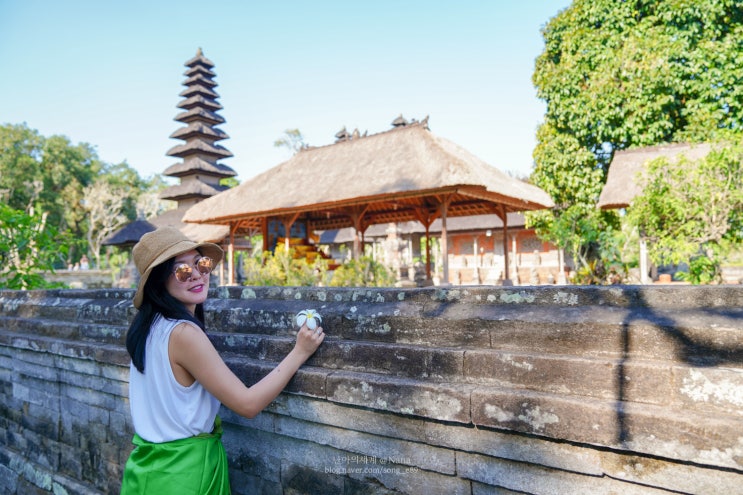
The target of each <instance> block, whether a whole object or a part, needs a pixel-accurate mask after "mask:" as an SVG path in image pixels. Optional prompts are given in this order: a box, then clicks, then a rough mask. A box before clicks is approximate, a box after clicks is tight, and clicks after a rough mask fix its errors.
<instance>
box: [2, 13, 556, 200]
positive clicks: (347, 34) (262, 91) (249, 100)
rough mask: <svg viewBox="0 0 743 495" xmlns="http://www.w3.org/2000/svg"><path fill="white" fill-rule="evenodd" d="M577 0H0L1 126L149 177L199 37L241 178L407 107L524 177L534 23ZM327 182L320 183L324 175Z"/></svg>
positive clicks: (531, 140) (530, 143) (382, 124)
mask: <svg viewBox="0 0 743 495" xmlns="http://www.w3.org/2000/svg"><path fill="white" fill-rule="evenodd" d="M569 4H570V1H569V0H522V1H516V0H490V1H486V0H480V1H476V0H459V1H456V2H455V1H448V2H444V1H435V0H434V1H432V0H429V1H418V0H407V1H406V0H397V1H388V0H375V1H371V2H354V1H349V0H345V1H343V2H340V1H322V0H317V1H294V0H287V1H282V2H273V1H253V0H243V1H219V0H215V1H211V2H196V1H191V0H181V1H178V2H174V1H169V0H168V1H158V0H146V1H141V0H127V1H101V0H91V1H82V0H66V1H58V0H0V61H2V62H1V63H2V65H1V67H2V77H0V124H20V123H23V122H25V123H26V124H27V125H28V126H29V127H31V128H32V129H37V130H38V131H39V132H40V133H41V134H42V135H44V136H51V135H54V134H61V135H65V136H67V137H68V138H69V139H70V140H71V141H72V142H73V143H74V144H77V143H80V142H86V143H90V144H91V145H93V146H95V148H96V150H97V152H98V155H99V157H100V158H101V159H102V160H104V161H106V162H110V163H119V162H121V161H124V160H126V161H127V162H128V163H129V165H131V166H132V167H134V168H135V169H136V170H137V171H139V173H140V174H141V175H142V176H144V177H147V176H150V175H152V174H155V173H161V172H162V171H163V170H165V168H167V167H168V166H170V165H171V164H173V163H175V162H177V161H178V160H177V159H174V158H171V157H168V156H166V155H165V153H166V152H167V151H168V150H169V149H170V148H171V147H172V146H174V145H176V144H179V143H181V141H178V140H173V139H170V138H169V136H170V134H171V133H172V132H173V131H175V130H176V129H178V128H180V127H181V126H182V124H180V123H178V122H176V121H174V120H173V118H174V117H175V116H176V114H177V113H179V112H180V110H179V109H178V108H177V107H176V105H177V104H178V103H179V102H180V101H181V100H182V98H181V97H179V96H178V94H179V93H180V92H181V91H182V90H183V86H182V83H183V81H184V80H185V76H184V75H183V72H184V71H185V70H186V68H185V67H184V65H183V64H184V63H185V62H186V61H187V60H188V59H190V58H191V57H193V56H194V55H195V54H196V51H197V49H198V48H199V47H201V48H202V49H203V51H204V54H205V55H206V57H207V58H209V59H210V60H211V61H212V62H214V64H215V67H214V71H215V73H216V78H215V81H216V82H217V83H218V84H219V86H218V87H217V88H216V91H217V92H218V93H219V95H220V98H219V100H218V101H219V103H221V104H222V106H223V107H224V109H223V110H221V111H220V112H219V113H220V115H222V117H224V118H225V119H226V123H225V124H222V125H221V126H220V128H221V129H222V130H224V131H225V132H227V134H229V135H230V139H227V140H225V141H222V142H221V143H220V144H222V145H223V146H225V147H226V148H227V149H229V150H230V151H231V152H232V153H233V154H234V155H235V156H234V157H233V158H230V159H227V160H223V163H224V164H226V165H229V166H231V167H232V168H234V169H235V170H236V171H237V173H238V179H239V180H241V181H242V180H246V179H249V178H251V177H253V176H255V175H257V174H258V173H260V172H262V171H264V170H267V169H269V168H271V167H273V166H274V165H277V164H279V163H281V162H282V161H284V160H286V159H288V158H289V156H290V154H289V152H288V150H286V149H282V148H276V147H274V144H273V143H274V141H275V140H276V139H278V138H280V137H281V136H282V135H283V133H284V130H285V129H294V128H298V129H299V130H300V131H301V132H302V134H303V136H304V138H305V141H306V142H307V143H308V144H310V145H314V146H321V145H327V144H331V143H332V142H333V141H334V136H335V133H336V132H338V131H339V130H340V129H341V128H342V127H344V126H345V127H346V128H347V129H348V130H349V131H352V130H353V129H355V128H358V129H359V131H360V132H361V133H363V132H364V131H368V132H369V133H370V134H373V133H376V132H381V131H385V130H387V129H389V128H390V123H391V122H392V120H394V119H395V118H396V117H397V116H398V115H400V114H402V115H403V116H404V117H406V118H408V119H411V118H415V119H418V120H421V119H423V118H424V117H426V115H429V116H430V119H429V126H430V128H431V131H432V132H433V133H434V134H436V135H439V136H441V137H444V138H447V139H449V140H451V141H454V142H455V143H457V144H459V145H460V146H462V147H464V148H466V149H468V150H469V151H470V152H472V153H474V154H475V155H477V156H479V157H480V158H482V159H483V160H485V161H486V162H487V163H489V164H491V165H493V166H495V167H497V168H499V169H501V170H503V171H506V172H510V173H512V174H515V175H519V176H522V175H523V176H525V175H528V174H529V173H530V172H531V170H532V151H533V149H534V145H535V143H536V140H535V133H536V129H537V127H538V125H539V124H540V123H541V121H542V119H543V115H544V109H545V105H544V103H543V102H541V101H540V100H538V99H537V98H536V93H535V90H534V87H533V85H532V82H531V76H532V73H533V70H534V60H535V58H536V57H537V56H538V55H539V54H540V53H541V51H542V49H543V41H542V36H541V32H540V30H541V28H542V27H543V26H544V25H545V24H546V23H547V22H548V21H549V19H550V18H552V17H554V16H555V15H556V14H557V13H558V12H559V11H561V10H563V9H565V8H566V7H568V6H569ZM319 184H320V186H319V187H322V185H321V184H322V182H321V181H319Z"/></svg>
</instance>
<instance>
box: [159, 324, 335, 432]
mask: <svg viewBox="0 0 743 495" xmlns="http://www.w3.org/2000/svg"><path fill="white" fill-rule="evenodd" d="M319 330H320V332H319V333H318V332H317V330H315V331H312V330H310V329H308V328H307V327H306V326H303V327H302V328H301V329H300V330H299V332H297V343H296V345H295V346H294V348H293V349H292V350H291V351H290V352H289V354H287V356H286V357H285V358H284V359H283V360H282V361H281V362H280V363H279V365H278V366H276V368H274V369H273V370H272V371H271V372H270V373H269V374H268V375H266V376H265V377H263V378H262V379H261V380H260V381H259V382H258V383H256V384H255V385H253V386H252V387H246V386H245V384H243V382H242V381H241V380H240V379H239V378H238V377H237V376H236V375H235V374H234V373H233V372H232V370H230V369H229V368H228V367H227V365H226V364H225V362H224V361H223V360H222V357H221V356H220V355H219V353H218V352H217V350H216V349H215V348H214V345H212V343H211V341H210V340H209V338H208V337H207V336H206V334H205V333H204V332H202V331H201V330H200V329H199V328H197V327H195V326H194V325H190V324H187V323H181V324H179V325H178V326H176V327H175V329H174V330H173V333H172V334H171V336H170V343H169V345H168V354H169V355H170V363H171V367H172V368H173V373H174V374H175V375H176V377H177V378H179V381H180V377H182V376H186V377H188V376H189V375H190V377H193V379H195V380H196V381H198V382H199V383H201V385H203V386H204V388H206V389H207V390H208V391H209V392H210V393H211V394H212V395H214V396H215V397H216V398H217V399H218V400H219V401H220V402H221V403H222V404H224V405H225V406H227V407H229V408H230V409H232V410H233V411H235V412H236V413H238V414H240V415H241V416H245V417H247V418H252V417H255V416H256V415H257V414H258V413H260V412H261V411H262V410H263V409H264V408H265V407H266V406H268V405H269V404H270V403H271V402H272V401H273V400H274V399H275V398H276V397H278V395H279V394H280V393H281V391H282V390H284V388H285V387H286V384H287V383H289V380H291V378H292V377H293V376H294V374H295V373H296V372H297V370H298V369H299V367H300V366H302V364H304V362H305V361H307V359H308V358H309V357H310V356H311V355H312V354H313V353H314V352H315V350H316V349H317V348H318V346H319V345H320V344H321V343H322V341H323V339H324V338H325V334H324V333H323V332H322V328H319ZM183 372H185V373H183Z"/></svg>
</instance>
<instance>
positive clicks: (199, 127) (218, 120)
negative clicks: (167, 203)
mask: <svg viewBox="0 0 743 495" xmlns="http://www.w3.org/2000/svg"><path fill="white" fill-rule="evenodd" d="M186 67H188V70H187V71H186V72H185V73H184V75H185V76H186V77H187V78H188V79H186V81H185V82H184V83H183V85H184V86H186V89H184V90H183V91H182V92H181V93H180V96H182V97H183V98H184V100H183V101H181V102H180V103H179V104H178V108H181V109H183V112H181V113H179V114H178V115H177V116H176V117H175V120H176V121H178V122H182V123H183V124H185V125H186V127H182V128H180V129H178V130H177V131H175V132H174V133H173V134H171V135H170V137H171V138H174V139H181V140H183V141H185V143H183V144H179V145H176V146H174V147H172V148H171V149H170V150H169V151H168V152H167V155H168V156H172V157H176V158H180V159H182V160H183V161H181V162H179V163H176V164H174V165H172V166H170V167H168V168H167V169H166V170H165V172H164V175H167V176H170V177H178V178H179V179H180V184H177V185H174V186H171V187H169V188H167V189H165V190H164V191H163V192H162V193H160V198H161V199H169V200H172V201H177V202H178V209H181V208H183V207H186V208H188V207H190V206H193V205H194V204H195V203H198V202H199V201H201V200H202V199H204V198H208V197H210V196H214V195H215V194H217V193H218V192H221V191H223V190H225V189H227V187H226V186H220V185H219V181H220V180H221V179H224V178H226V177H234V176H235V175H237V174H236V173H235V171H234V170H232V169H231V168H230V167H228V166H226V165H223V164H221V163H219V162H218V161H219V160H221V159H223V158H229V157H231V156H232V153H230V152H229V151H228V150H227V149H226V148H224V147H223V146H221V145H219V144H216V143H217V141H221V140H223V139H227V138H228V137H229V136H228V135H227V134H226V133H225V132H224V131H222V130H221V129H217V128H216V126H218V125H219V124H223V123H224V118H222V116H221V115H218V114H217V112H218V111H219V110H221V109H222V105H220V104H219V103H217V101H216V100H217V98H219V95H218V94H217V93H216V92H215V91H214V88H215V87H216V86H217V83H216V82H214V76H215V74H214V72H213V71H212V68H213V67H214V64H213V63H212V62H211V61H210V60H209V59H208V58H206V57H205V56H204V54H203V53H202V52H201V49H200V48H199V51H198V52H197V53H196V56H195V57H193V58H192V59H191V60H189V61H188V62H186Z"/></svg>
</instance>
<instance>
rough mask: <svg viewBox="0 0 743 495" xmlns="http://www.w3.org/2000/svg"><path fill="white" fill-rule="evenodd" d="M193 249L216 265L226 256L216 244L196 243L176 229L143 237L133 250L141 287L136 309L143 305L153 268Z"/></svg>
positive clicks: (163, 229) (136, 298) (160, 231)
mask: <svg viewBox="0 0 743 495" xmlns="http://www.w3.org/2000/svg"><path fill="white" fill-rule="evenodd" d="M193 249H196V250H198V251H199V252H200V253H201V254H202V256H208V257H209V258H211V259H213V260H214V265H217V264H218V263H219V262H220V261H222V257H223V256H224V251H222V248H220V247H219V246H217V245H216V244H212V243H211V242H201V243H199V242H194V241H192V240H191V239H189V238H188V237H186V236H185V235H184V234H183V232H181V231H180V230H178V229H176V228H175V227H161V228H159V229H157V230H153V231H152V232H148V233H146V234H145V235H143V236H142V238H141V239H140V240H139V242H138V243H137V244H136V245H135V246H134V249H132V256H133V257H134V264H135V265H137V271H138V272H139V273H140V277H139V285H137V292H136V294H134V307H135V308H137V309H139V306H140V305H141V304H142V297H143V296H144V286H145V284H146V283H147V279H148V278H149V276H150V273H151V272H152V269H153V268H155V267H156V266H157V265H159V264H161V263H163V262H165V261H167V260H169V259H170V258H175V257H176V256H178V255H179V254H183V253H186V252H188V251H191V250H193Z"/></svg>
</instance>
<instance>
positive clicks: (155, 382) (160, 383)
mask: <svg viewBox="0 0 743 495" xmlns="http://www.w3.org/2000/svg"><path fill="white" fill-rule="evenodd" d="M179 323H187V324H189V325H193V326H196V325H194V324H193V323H192V322H190V321H187V320H169V319H167V318H164V317H162V316H158V317H157V318H156V319H155V321H154V322H153V323H152V328H151V329H150V334H149V336H148V337H147V344H146V348H145V359H144V373H140V372H139V371H138V370H137V368H135V367H134V364H133V363H132V364H130V365H129V406H130V408H131V411H132V421H133V423H134V431H136V432H137V434H138V435H139V436H140V437H142V438H143V439H145V440H147V441H149V442H155V443H161V442H169V441H171V440H178V439H181V438H188V437H192V436H194V435H198V434H200V433H209V432H211V431H212V429H213V428H214V418H215V417H216V416H217V412H218V411H219V407H220V402H219V401H218V400H217V399H216V398H215V397H214V396H213V395H212V394H210V393H209V392H208V391H207V390H206V389H205V388H204V387H202V386H201V384H200V383H199V382H194V383H193V384H191V386H189V387H184V386H183V385H181V384H180V383H178V381H177V380H176V379H175V375H174V374H173V369H172V368H171V367H170V359H169V358H168V342H169V341H170V334H171V333H172V332H173V328H175V327H176V325H178V324H179ZM196 328H198V327H196ZM199 331H201V329H199Z"/></svg>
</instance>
